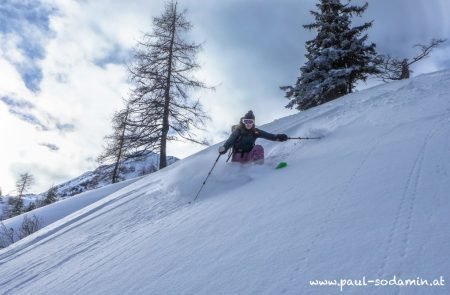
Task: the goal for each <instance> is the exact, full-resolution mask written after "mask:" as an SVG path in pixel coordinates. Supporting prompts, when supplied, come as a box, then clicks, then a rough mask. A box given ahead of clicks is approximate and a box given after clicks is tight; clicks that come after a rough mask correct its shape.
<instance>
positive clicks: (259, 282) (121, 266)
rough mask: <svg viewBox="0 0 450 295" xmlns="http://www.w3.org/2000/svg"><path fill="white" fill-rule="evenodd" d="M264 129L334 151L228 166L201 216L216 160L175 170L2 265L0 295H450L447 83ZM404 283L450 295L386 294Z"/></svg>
mask: <svg viewBox="0 0 450 295" xmlns="http://www.w3.org/2000/svg"><path fill="white" fill-rule="evenodd" d="M245 111H246V110H245ZM262 129H264V130H267V131H270V132H274V133H281V132H283V133H287V134H288V135H291V136H315V135H323V136H324V138H323V139H321V140H319V141H314V140H311V141H294V140H291V141H288V142H285V143H279V142H269V141H264V140H261V141H260V142H259V143H260V144H262V145H263V146H264V148H265V150H266V157H267V160H266V161H265V164H264V165H262V166H258V165H244V166H241V165H239V164H237V165H236V164H225V159H224V157H222V158H221V159H220V161H219V163H218V164H217V166H216V168H215V170H214V171H213V173H212V174H211V176H210V178H209V179H208V182H207V183H206V185H205V187H204V189H203V191H202V192H201V194H200V196H199V198H198V200H197V201H196V202H195V203H193V204H190V205H189V204H188V202H189V201H190V200H192V198H193V197H194V196H195V194H196V193H197V191H198V189H199V188H200V185H201V183H202V182H203V180H204V179H205V177H206V175H207V174H208V171H209V170H210V169H211V167H212V165H213V163H214V161H215V159H216V157H217V148H218V145H216V146H213V147H211V148H208V149H205V150H203V151H201V152H199V153H197V154H195V155H193V156H191V157H189V158H186V159H184V160H181V161H178V162H176V163H175V164H173V165H171V166H170V167H167V168H166V169H163V170H161V171H158V172H156V173H153V174H151V175H149V176H147V177H145V178H143V179H142V180H139V181H137V182H135V183H133V184H131V185H129V186H127V187H125V188H123V189H121V190H119V191H117V192H115V193H113V194H111V195H109V196H107V197H105V198H103V199H101V200H99V201H98V202H96V203H94V204H92V205H90V206H88V207H86V208H83V209H82V210H80V211H77V212H76V213H74V214H72V215H70V216H67V217H65V218H63V219H61V220H59V221H58V222H55V223H53V224H51V225H50V226H48V227H47V228H45V229H43V230H41V231H39V232H37V233H35V234H33V235H31V236H29V237H27V238H25V239H23V240H21V241H19V242H17V243H15V244H13V245H11V246H10V247H8V248H6V249H3V250H1V251H0V293H1V294H340V293H341V288H340V287H339V286H312V285H311V283H310V281H311V280H312V281H313V282H314V280H331V281H330V282H329V283H333V280H337V281H336V282H337V283H341V281H340V280H347V279H348V280H353V281H345V282H346V283H347V284H351V283H353V284H358V283H359V284H362V286H343V287H342V290H343V292H344V293H345V294H450V287H449V286H448V284H449V282H448V280H450V257H449V255H448V254H449V249H450V231H449V224H450V216H449V212H450V202H449V191H450V157H449V155H450V71H444V72H438V73H433V74H428V75H422V76H419V77H417V78H414V79H411V80H407V81H399V82H395V83H390V84H387V85H382V86H378V87H374V88H371V89H369V90H366V91H362V92H359V93H354V94H351V95H348V96H346V97H344V98H342V99H339V100H337V101H333V102H330V103H327V104H325V105H322V106H320V107H317V108H314V109H311V110H308V111H306V112H302V113H299V114H297V115H293V116H290V117H286V118H282V119H279V120H277V121H275V122H273V123H271V124H268V125H266V126H263V128H262ZM281 160H283V161H287V162H288V167H287V168H284V169H281V170H274V169H273V167H274V166H275V165H276V164H277V163H278V162H279V161H281ZM394 276H395V281H394V280H393V279H394ZM406 279H411V280H419V279H420V280H422V279H426V280H429V282H430V283H433V280H434V279H436V281H435V282H434V283H440V284H441V285H442V286H376V283H377V282H378V283H379V284H385V283H386V284H389V283H391V281H392V283H396V284H401V282H402V280H406ZM358 280H361V281H358ZM363 280H364V281H363ZM372 280H373V282H372ZM377 280H378V281H377ZM384 280H385V281H384ZM445 280H447V281H445ZM419 283H420V281H419ZM422 283H423V281H422ZM364 284H365V285H364ZM379 284H378V285H379Z"/></svg>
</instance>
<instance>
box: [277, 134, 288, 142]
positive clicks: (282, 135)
mask: <svg viewBox="0 0 450 295" xmlns="http://www.w3.org/2000/svg"><path fill="white" fill-rule="evenodd" d="M277 140H278V141H286V140H288V136H287V135H286V134H277Z"/></svg>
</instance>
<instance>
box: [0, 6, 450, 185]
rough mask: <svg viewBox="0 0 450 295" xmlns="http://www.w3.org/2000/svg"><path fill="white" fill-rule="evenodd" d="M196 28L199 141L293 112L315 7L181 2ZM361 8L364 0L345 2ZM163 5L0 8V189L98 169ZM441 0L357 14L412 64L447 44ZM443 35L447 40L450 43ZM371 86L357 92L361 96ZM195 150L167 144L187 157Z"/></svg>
mask: <svg viewBox="0 0 450 295" xmlns="http://www.w3.org/2000/svg"><path fill="white" fill-rule="evenodd" d="M179 3H180V6H181V7H182V8H186V9H187V10H188V13H187V17H188V19H189V20H190V21H191V22H192V23H193V24H194V29H193V30H192V32H191V34H190V35H189V38H191V39H192V40H195V41H196V42H198V43H200V42H204V46H203V50H202V51H201V52H200V54H199V56H198V57H199V60H200V62H201V64H202V70H201V71H200V72H198V75H197V76H198V77H199V78H200V79H202V80H204V81H205V82H206V83H207V84H209V85H212V86H215V87H216V91H213V92H212V91H202V92H200V93H196V94H195V96H196V97H199V98H201V101H202V102H203V104H204V106H205V109H206V110H207V111H208V113H209V114H210V115H211V117H212V119H213V120H212V121H211V122H209V123H208V125H207V126H206V129H207V130H206V131H205V132H203V133H202V134H201V135H203V136H206V137H208V139H209V140H210V141H211V142H212V143H216V142H219V141H221V140H223V139H225V138H226V137H227V135H228V132H229V128H230V125H232V124H234V122H236V121H237V120H238V119H239V117H240V116H241V115H242V114H244V113H245V112H246V111H248V110H249V109H252V110H253V111H254V112H255V114H256V119H257V124H264V123H268V122H270V121H273V120H274V119H277V118H279V117H282V116H286V115H289V114H293V113H295V111H293V110H287V109H285V108H284V106H285V105H286V104H287V100H286V99H285V98H284V96H283V93H282V92H281V91H280V90H279V88H278V87H279V86H281V85H286V84H292V83H294V82H295V80H296V77H297V75H298V69H299V67H300V66H301V65H302V64H303V63H304V61H305V60H304V43H305V41H306V40H309V39H311V38H312V37H313V36H314V32H308V31H306V30H304V29H303V28H302V25H303V24H307V23H310V22H311V21H312V16H311V15H310V13H309V11H310V10H311V9H314V8H315V7H314V4H315V1H313V0H282V1H275V0H273V1H267V0H244V1H242V0H223V1H207V0H184V1H179ZM353 3H356V4H361V3H364V2H363V1H353ZM163 6H164V2H163V1H156V0H155V1H145V0H130V1H120V0H111V1H108V0H95V1H94V0H83V1H81V0H80V1H70V0H42V1H37V0H35V1H19V0H6V1H3V2H2V4H1V6H0V73H1V79H0V133H1V134H2V139H3V140H2V143H1V146H2V155H0V162H1V163H2V165H1V166H0V187H2V190H3V193H8V192H11V191H13V189H14V182H15V179H16V178H17V176H18V174H20V173H24V172H30V173H32V174H34V175H35V178H36V184H35V186H34V187H33V191H36V192H40V191H44V190H46V189H48V188H49V187H50V186H51V185H52V184H57V183H59V182H61V181H64V180H67V179H69V178H71V177H74V176H77V175H79V174H80V173H81V172H84V171H86V170H88V169H92V168H94V167H95V166H96V162H95V158H96V157H97V155H98V154H99V153H100V151H101V150H102V144H103V136H105V135H106V134H107V133H108V132H109V131H110V119H111V116H112V114H113V112H114V111H116V110H118V109H119V108H121V107H122V98H123V97H126V96H127V93H128V89H129V88H128V87H129V85H128V84H127V71H126V66H125V63H126V61H127V60H129V58H130V52H131V49H132V48H133V46H134V45H135V44H136V42H137V40H138V39H139V37H140V36H141V34H142V33H143V32H148V31H150V30H151V19H152V17H153V16H158V15H159V14H160V13H161V12H162V9H163ZM449 15H450V4H449V3H448V1H446V0H433V1H426V0H396V1H391V0H377V1H369V8H368V10H367V11H366V13H365V14H364V15H363V18H359V19H358V18H357V19H355V20H354V23H355V24H357V23H358V22H361V21H371V20H374V25H373V27H372V29H371V30H370V31H369V32H368V34H369V39H370V41H371V42H375V43H376V44H377V49H378V52H379V53H381V54H391V55H392V56H395V57H411V56H413V55H414V54H415V53H416V52H417V48H413V45H414V44H417V43H422V44H425V43H428V42H429V41H430V40H431V39H432V38H449V35H450V30H449V29H448V28H450V17H449ZM449 39H450V38H449ZM448 52H449V43H446V44H445V45H444V46H442V47H441V48H438V49H436V50H434V51H433V53H432V55H431V57H429V58H427V59H425V60H424V61H422V62H421V63H419V64H417V65H416V66H414V68H413V70H414V75H418V74H421V73H426V72H431V71H436V70H440V69H445V68H448V67H450V56H449V54H448ZM377 83H380V82H379V81H370V82H369V83H367V84H361V85H359V89H364V88H366V87H369V86H371V85H375V84H377ZM201 148H202V147H199V146H196V145H191V144H183V143H173V144H170V145H169V150H168V152H169V154H170V155H174V156H177V157H180V158H182V157H186V156H188V155H190V154H192V153H194V152H196V151H198V150H199V149H201Z"/></svg>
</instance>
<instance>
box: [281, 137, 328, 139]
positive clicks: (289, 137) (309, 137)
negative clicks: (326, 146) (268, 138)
mask: <svg viewBox="0 0 450 295" xmlns="http://www.w3.org/2000/svg"><path fill="white" fill-rule="evenodd" d="M321 138H322V137H288V139H321Z"/></svg>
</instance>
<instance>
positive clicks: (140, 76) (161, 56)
mask: <svg viewBox="0 0 450 295" xmlns="http://www.w3.org/2000/svg"><path fill="white" fill-rule="evenodd" d="M185 14H186V11H182V12H180V11H179V10H178V7H177V3H176V2H173V1H172V2H169V3H167V4H166V7H165V11H164V13H163V14H162V15H161V16H160V17H155V18H154V19H153V32H152V33H151V34H149V33H146V34H144V36H143V39H142V40H141V41H140V42H139V43H138V45H137V46H136V48H135V54H134V62H133V63H132V64H131V65H130V67H129V70H130V79H131V82H132V84H133V88H132V92H131V95H130V97H129V99H128V105H129V111H130V114H129V118H128V122H129V124H130V126H133V127H134V128H135V130H134V131H135V138H134V146H135V147H136V148H137V149H138V150H141V151H144V150H146V151H155V152H159V155H160V161H159V168H160V169H161V168H164V167H166V166H167V161H166V149H167V141H168V140H183V139H184V140H188V141H191V142H196V143H199V144H207V143H206V141H205V140H197V139H195V134H194V133H193V132H192V131H191V130H192V128H197V129H200V128H201V127H202V126H203V123H204V122H205V120H206V119H208V116H207V114H206V113H205V112H204V111H203V109H202V106H201V104H200V103H199V101H198V100H195V99H192V98H191V97H190V96H189V92H190V91H192V90H195V89H199V88H207V87H206V86H205V84H204V83H202V82H201V81H198V80H197V79H196V78H195V77H194V76H193V72H194V71H195V70H197V69H199V67H200V66H199V64H198V63H197V61H196V55H197V53H198V51H199V50H200V45H198V44H195V43H190V42H188V41H186V39H185V37H184V35H185V33H187V32H188V31H189V30H190V29H191V28H192V25H191V23H190V22H189V21H187V20H186V18H185Z"/></svg>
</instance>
